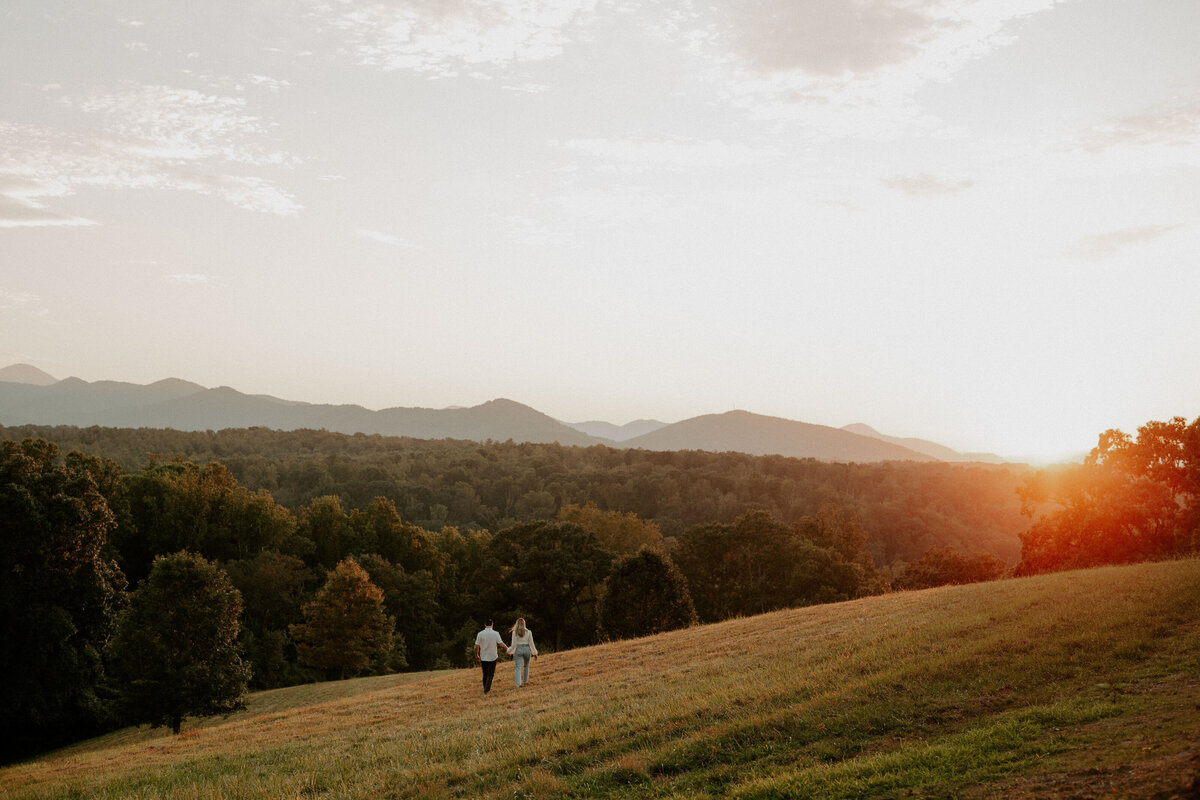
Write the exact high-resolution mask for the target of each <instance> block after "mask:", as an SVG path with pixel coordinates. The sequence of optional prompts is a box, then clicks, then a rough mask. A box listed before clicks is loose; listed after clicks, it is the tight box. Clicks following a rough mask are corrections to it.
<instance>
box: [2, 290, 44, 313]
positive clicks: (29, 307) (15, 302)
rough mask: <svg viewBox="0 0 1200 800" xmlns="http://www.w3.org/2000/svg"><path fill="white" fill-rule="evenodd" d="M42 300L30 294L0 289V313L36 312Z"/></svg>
mask: <svg viewBox="0 0 1200 800" xmlns="http://www.w3.org/2000/svg"><path fill="white" fill-rule="evenodd" d="M41 301H42V298H40V297H39V296H38V295H36V294H33V293H31V292H9V291H5V290H4V289H0V311H38V310H39V306H40V305H41Z"/></svg>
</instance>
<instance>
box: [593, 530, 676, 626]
mask: <svg viewBox="0 0 1200 800" xmlns="http://www.w3.org/2000/svg"><path fill="white" fill-rule="evenodd" d="M695 623H696V609H695V607H694V606H693V605H692V596H691V593H689V592H688V586H687V580H685V579H684V577H683V573H681V572H680V571H679V568H678V567H676V566H675V564H674V563H672V561H671V559H670V558H668V557H667V556H665V555H663V554H662V553H660V552H659V551H657V550H651V549H650V548H648V547H643V548H642V549H641V550H639V551H638V552H637V553H634V554H632V555H627V556H624V557H623V558H620V559H618V560H617V563H616V564H615V565H614V566H613V569H612V572H610V573H609V575H608V578H607V579H606V580H605V582H604V596H603V598H602V599H601V601H600V636H601V638H604V637H610V638H613V639H632V638H634V637H637V636H649V635H651V634H655V633H662V632H663V631H671V630H675V629H676V628H686V627H688V626H689V625H694V624H695Z"/></svg>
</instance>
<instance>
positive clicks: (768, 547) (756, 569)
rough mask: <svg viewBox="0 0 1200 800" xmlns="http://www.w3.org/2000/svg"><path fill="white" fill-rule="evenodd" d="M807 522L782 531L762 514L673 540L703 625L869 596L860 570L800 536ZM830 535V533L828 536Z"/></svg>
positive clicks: (809, 525)
mask: <svg viewBox="0 0 1200 800" xmlns="http://www.w3.org/2000/svg"><path fill="white" fill-rule="evenodd" d="M813 529H815V530H821V529H822V528H821V526H820V525H819V524H817V523H815V522H813V521H805V522H802V523H799V524H796V525H786V524H784V523H782V522H780V521H779V520H777V519H775V518H774V517H773V516H771V515H770V514H768V513H767V512H765V511H752V512H750V513H748V514H744V515H742V516H741V517H739V518H738V519H737V520H736V521H735V522H733V523H731V524H722V523H713V524H711V525H698V526H696V527H694V528H692V529H690V530H688V531H686V532H685V533H684V534H683V535H682V536H680V537H679V540H678V543H677V545H676V547H675V550H674V552H673V553H672V555H673V556H674V558H675V562H676V563H677V564H678V565H679V568H680V570H681V571H682V572H683V574H684V576H686V577H687V581H688V587H689V589H690V590H691V593H692V601H693V602H694V603H695V604H696V612H697V613H698V614H699V615H700V619H701V620H703V621H705V622H715V621H717V620H721V619H727V618H729V617H732V616H738V615H750V614H761V613H763V612H765V611H773V610H775V609H778V608H788V607H791V606H800V605H808V604H811V603H827V602H833V601H837V600H847V599H849V598H852V597H859V596H861V595H862V594H864V593H868V592H871V591H875V590H876V589H875V586H874V585H873V584H871V583H869V582H864V578H865V577H866V573H865V571H864V569H863V567H862V565H861V564H859V563H857V562H856V561H847V560H846V559H844V558H843V557H842V556H841V554H840V553H839V552H838V550H837V549H836V546H837V545H836V542H835V543H834V546H830V547H822V546H821V545H819V544H817V543H815V542H813V541H812V540H811V539H810V538H808V537H807V536H806V535H805V533H804V531H806V530H813ZM826 533H827V534H828V533H829V531H826Z"/></svg>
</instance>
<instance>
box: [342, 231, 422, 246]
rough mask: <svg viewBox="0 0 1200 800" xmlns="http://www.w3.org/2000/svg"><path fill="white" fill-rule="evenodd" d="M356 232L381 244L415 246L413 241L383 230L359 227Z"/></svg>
mask: <svg viewBox="0 0 1200 800" xmlns="http://www.w3.org/2000/svg"><path fill="white" fill-rule="evenodd" d="M355 233H357V234H358V235H359V236H361V237H363V238H364V239H370V240H371V241H373V242H379V243H380V244H386V245H391V246H392V247H412V246H413V244H412V242H409V241H407V240H406V239H403V238H401V237H399V236H395V235H393V234H390V233H384V232H383V231H373V230H369V229H367V228H359V229H358V230H356V231H355Z"/></svg>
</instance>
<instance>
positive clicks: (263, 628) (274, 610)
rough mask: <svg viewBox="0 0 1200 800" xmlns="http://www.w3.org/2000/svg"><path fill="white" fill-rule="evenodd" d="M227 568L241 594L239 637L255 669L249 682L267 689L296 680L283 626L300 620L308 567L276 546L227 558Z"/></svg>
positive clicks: (291, 650) (292, 650) (292, 654)
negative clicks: (248, 555) (244, 556)
mask: <svg viewBox="0 0 1200 800" xmlns="http://www.w3.org/2000/svg"><path fill="white" fill-rule="evenodd" d="M225 571H226V572H227V573H228V574H229V579H230V580H231V581H233V585H234V586H235V587H237V590H238V591H239V592H240V593H241V595H242V603H243V610H242V632H241V642H242V650H243V652H244V654H245V658H246V659H247V660H248V661H249V662H250V666H251V669H252V671H253V676H254V677H253V683H252V685H253V686H255V687H257V688H264V689H271V688H275V687H277V686H286V685H288V684H289V683H294V682H296V681H297V679H298V678H299V676H298V675H297V674H296V667H295V662H296V660H297V659H296V653H295V646H294V645H293V644H292V643H291V642H290V641H289V640H288V637H287V629H288V626H289V625H292V624H294V623H297V622H299V621H300V619H301V613H300V606H301V599H302V597H303V595H304V591H305V587H306V586H307V585H308V584H309V581H310V580H311V579H312V573H311V571H310V570H309V569H308V567H306V566H305V565H304V562H303V561H301V560H300V559H299V558H297V557H296V556H289V555H284V554H283V553H279V552H276V551H274V550H266V551H263V552H261V553H259V554H258V555H256V556H255V557H254V558H249V559H243V560H241V561H232V562H229V563H228V564H226V565H225Z"/></svg>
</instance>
